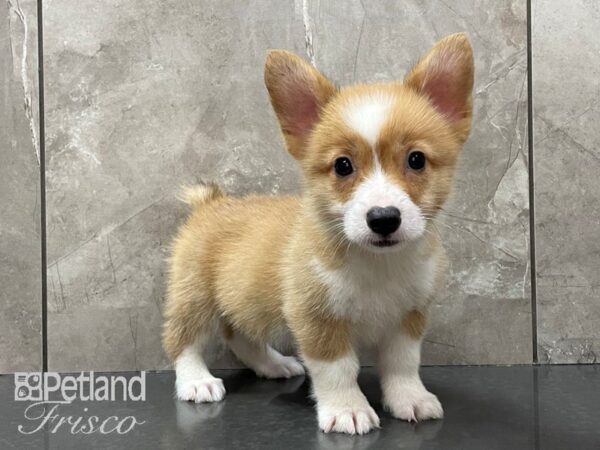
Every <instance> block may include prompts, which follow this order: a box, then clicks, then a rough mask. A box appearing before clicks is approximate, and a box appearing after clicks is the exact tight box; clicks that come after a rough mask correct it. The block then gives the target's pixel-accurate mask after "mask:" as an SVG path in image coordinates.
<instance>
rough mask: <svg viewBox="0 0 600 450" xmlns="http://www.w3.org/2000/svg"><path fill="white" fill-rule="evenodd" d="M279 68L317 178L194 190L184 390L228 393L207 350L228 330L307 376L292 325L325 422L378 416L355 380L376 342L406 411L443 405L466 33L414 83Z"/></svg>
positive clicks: (174, 350)
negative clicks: (365, 351)
mask: <svg viewBox="0 0 600 450" xmlns="http://www.w3.org/2000/svg"><path fill="white" fill-rule="evenodd" d="M265 82H266V86H267V89H268V91H269V94H270V97H271V103H272V105H273V108H274V110H275V112H276V114H277V117H278V120H279V124H280V126H281V131H282V132H283V136H284V138H285V142H286V144H287V148H288V150H289V152H290V153H291V154H292V156H293V157H294V158H295V159H296V160H297V161H298V163H299V165H300V167H301V169H302V173H303V175H304V177H303V179H304V188H303V193H302V195H301V196H299V197H263V196H247V197H243V198H233V197H229V196H227V195H225V194H224V193H223V192H222V191H221V190H220V189H219V188H218V187H217V186H213V185H205V186H196V187H193V188H190V189H188V190H187V192H186V201H187V203H189V204H190V206H191V209H192V213H191V215H190V217H189V219H188V221H187V223H185V225H183V227H182V228H181V230H180V231H179V234H178V236H177V238H176V239H175V242H174V246H173V251H172V257H171V260H170V278H169V286H168V299H167V304H166V309H165V323H164V332H163V342H164V348H165V350H166V352H167V354H168V356H169V357H170V358H171V359H172V360H173V361H174V364H175V370H176V374H177V381H176V394H177V397H178V398H179V399H181V400H189V401H194V402H214V401H219V400H222V399H223V396H224V395H225V389H224V387H223V383H222V381H221V380H220V379H218V378H215V377H213V376H212V375H211V374H210V372H209V370H208V368H207V366H206V363H205V361H204V358H203V352H204V351H205V349H206V345H207V342H208V339H209V337H210V336H211V335H212V333H213V332H214V331H215V330H219V331H220V332H222V333H223V335H224V338H225V340H226V342H227V344H228V346H229V348H230V349H231V350H232V351H233V353H234V354H235V355H236V356H237V357H238V358H239V360H240V361H241V362H242V363H244V364H245V365H247V366H248V367H249V368H251V369H252V370H254V372H256V374H257V375H259V376H263V377H267V378H279V377H285V378H287V377H293V376H296V375H302V374H303V373H304V368H303V366H302V365H301V364H300V363H299V362H298V361H297V360H296V359H295V358H293V357H291V356H283V355H282V354H281V353H279V352H278V351H277V350H275V349H274V348H273V347H272V346H271V345H270V344H272V343H273V342H274V341H277V340H280V339H282V337H284V336H285V335H286V333H289V332H291V336H292V337H293V341H294V343H295V345H296V347H297V352H298V355H299V356H300V357H301V359H302V361H303V362H304V366H305V367H306V368H307V370H308V372H309V375H310V377H311V379H312V386H313V391H314V397H315V400H316V409H317V416H318V423H319V427H320V428H321V429H322V430H323V431H325V432H341V433H349V434H364V433H367V432H369V431H370V430H372V429H373V428H377V427H379V418H378V416H377V414H376V413H375V411H374V410H373V408H371V406H370V405H369V403H368V401H367V399H366V398H365V396H364V394H363V393H362V392H361V390H360V388H359V386H358V384H357V375H358V372H359V361H358V357H357V351H358V349H359V348H361V347H364V346H366V347H372V348H374V349H376V354H377V358H378V368H379V371H380V374H381V384H382V392H383V404H384V405H385V407H386V408H387V409H388V410H389V411H390V413H391V414H392V415H393V416H394V417H396V418H399V419H403V420H408V421H416V420H423V419H437V418H441V417H442V415H443V411H442V406H441V405H440V402H439V401H438V399H437V397H436V396H435V395H433V394H432V393H430V392H428V391H427V389H426V388H425V386H424V385H423V383H422V382H421V379H420V377H419V363H420V347H421V340H422V337H423V333H424V330H425V325H426V322H427V316H428V309H429V306H430V304H431V302H432V298H433V297H434V295H435V293H436V291H438V290H439V289H440V287H441V286H442V282H443V276H442V273H443V271H444V270H443V269H444V267H445V262H444V260H445V259H444V251H443V248H442V246H441V243H440V239H439V237H438V235H437V234H436V232H435V224H434V221H435V220H436V215H437V213H438V211H439V209H440V208H441V207H442V205H443V204H444V202H445V201H446V198H447V197H448V194H449V192H450V188H451V182H452V178H453V174H454V171H455V166H456V164H457V158H458V156H459V153H460V151H461V148H462V146H463V144H464V142H465V140H466V139H467V136H468V134H469V131H470V127H471V115H472V97H471V95H472V94H471V93H472V89H473V54H472V49H471V46H470V44H469V40H468V38H467V36H466V35H464V34H455V35H452V36H449V37H447V38H445V39H443V40H442V41H440V42H439V43H438V44H437V45H436V46H435V47H434V48H433V49H432V50H430V51H429V53H427V54H426V55H425V57H424V58H423V59H422V60H421V61H420V62H419V63H418V64H417V65H416V66H415V67H414V68H413V69H412V71H410V73H409V74H408V76H407V77H406V78H405V79H404V81H403V82H396V83H385V84H374V85H357V86H350V87H346V88H342V89H338V88H336V86H335V85H334V84H333V83H332V82H331V81H329V80H328V79H327V78H326V77H325V76H323V75H322V74H321V73H319V72H318V71H317V70H316V69H315V68H313V67H312V66H311V65H309V64H307V63H306V62H305V61H304V60H302V59H301V58H299V57H297V56H295V55H293V54H291V53H288V52H284V51H272V52H270V53H269V55H268V57H267V62H266V67H265Z"/></svg>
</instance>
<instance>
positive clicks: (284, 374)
mask: <svg viewBox="0 0 600 450" xmlns="http://www.w3.org/2000/svg"><path fill="white" fill-rule="evenodd" d="M255 372H256V374H257V375H258V376H260V377H265V378H292V377H296V376H299V375H304V367H302V364H300V363H299V362H298V360H297V359H296V358H294V357H293V356H283V355H277V357H276V358H273V360H271V361H268V362H266V363H264V364H261V365H260V366H258V367H257V368H256V369H255Z"/></svg>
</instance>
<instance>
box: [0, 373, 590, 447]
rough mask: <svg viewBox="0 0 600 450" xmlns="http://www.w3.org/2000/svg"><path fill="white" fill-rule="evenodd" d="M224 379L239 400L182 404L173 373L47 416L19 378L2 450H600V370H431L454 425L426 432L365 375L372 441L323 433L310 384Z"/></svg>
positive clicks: (4, 385)
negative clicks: (20, 397) (25, 396)
mask: <svg viewBox="0 0 600 450" xmlns="http://www.w3.org/2000/svg"><path fill="white" fill-rule="evenodd" d="M215 374H216V375H217V376H219V377H221V378H223V379H224V381H225V387H226V389H227V397H226V399H225V401H223V402H220V403H216V404H200V405H196V404H190V403H183V402H179V401H176V400H174V399H173V381H174V374H173V373H146V375H145V388H146V398H145V400H143V401H130V400H128V401H123V400H122V399H116V400H115V401H82V400H76V401H74V402H72V403H70V404H62V403H61V404H59V403H46V404H43V405H39V404H38V405H37V406H36V405H35V402H33V401H29V402H27V401H16V400H15V379H14V377H13V376H12V375H5V376H0V401H1V402H2V403H1V406H0V448H2V449H6V448H19V449H25V448H27V449H30V448H57V449H58V448H60V449H66V448H86V449H87V448H102V449H106V448H128V449H129V448H143V449H152V448H160V449H168V450H171V449H183V448H199V449H221V448H223V449H246V448H256V449H286V448H292V449H304V448H314V449H320V448H324V449H338V448H352V449H367V448H376V449H387V448H404V449H445V450H448V449H530V448H531V449H544V450H545V449H576V450H584V449H600V366H550V367H548V366H543V367H529V366H515V367H425V368H423V369H422V375H423V379H424V381H425V384H426V385H427V386H428V388H429V389H430V390H431V391H432V392H434V393H435V394H437V395H438V397H439V398H440V400H441V401H442V404H443V405H444V409H445V414H446V416H445V418H444V419H443V420H439V421H429V422H422V423H417V424H409V423H406V422H401V421H398V420H395V419H393V418H391V417H390V416H389V415H388V414H387V413H385V412H384V411H382V408H381V402H380V391H379V387H378V382H377V376H376V373H375V370H374V369H370V368H369V369H363V371H362V373H361V376H360V384H361V386H362V388H363V390H364V392H365V394H366V395H367V397H368V398H369V400H370V401H371V404H372V405H373V406H374V408H375V409H376V411H377V412H378V413H379V414H380V417H381V424H382V428H381V429H380V430H377V431H375V432H372V433H370V434H368V435H366V436H345V435H339V434H324V433H321V432H320V431H318V429H317V425H316V419H315V412H314V408H313V403H312V401H311V400H310V398H309V384H308V382H307V381H306V380H305V379H304V378H303V377H299V378H295V379H291V380H286V381H267V380H260V379H257V378H256V377H255V376H254V375H253V374H252V373H251V372H249V371H245V370H241V371H239V370H228V371H227V370H223V371H215ZM99 375H101V374H96V376H99ZM104 375H106V376H110V375H123V374H104ZM134 375H135V374H126V376H127V377H128V378H130V377H131V376H134ZM52 399H53V398H50V400H52ZM27 408H29V409H27ZM93 417H97V419H94V418H93ZM104 422H106V423H105V426H104V428H102V427H101V425H102V423H104ZM120 422H122V423H121V428H120V429H117V428H116V426H117V424H118V423H120ZM90 424H91V425H92V426H91V427H90V426H89V425H90ZM130 425H133V426H132V427H131V428H132V429H131V430H130V431H127V430H128V428H129V427H130ZM90 430H93V431H94V432H93V433H90V434H87V433H89V432H90ZM124 431H127V432H125V433H123V434H121V433H120V432H124Z"/></svg>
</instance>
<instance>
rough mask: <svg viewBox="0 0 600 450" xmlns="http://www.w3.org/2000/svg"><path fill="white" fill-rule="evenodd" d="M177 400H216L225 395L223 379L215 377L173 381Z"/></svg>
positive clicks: (202, 401)
mask: <svg viewBox="0 0 600 450" xmlns="http://www.w3.org/2000/svg"><path fill="white" fill-rule="evenodd" d="M175 390H176V392H177V398H178V399H179V400H185V401H191V402H195V403H209V402H218V401H221V400H223V397H225V386H223V380H221V379H220V378H215V377H206V378H198V379H188V380H179V379H177V381H176V382H175Z"/></svg>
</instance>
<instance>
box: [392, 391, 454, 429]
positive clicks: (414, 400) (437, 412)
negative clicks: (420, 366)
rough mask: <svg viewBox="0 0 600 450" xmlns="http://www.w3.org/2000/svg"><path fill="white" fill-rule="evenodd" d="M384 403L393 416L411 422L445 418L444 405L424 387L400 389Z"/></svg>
mask: <svg viewBox="0 0 600 450" xmlns="http://www.w3.org/2000/svg"><path fill="white" fill-rule="evenodd" d="M384 403H385V407H386V409H387V410H388V411H389V412H390V413H391V414H392V416H394V417H395V418H397V419H402V420H408V421H409V422H416V421H418V420H427V419H441V418H442V417H444V410H443V409H442V404H441V403H440V401H439V400H438V398H437V397H436V396H435V395H433V394H432V393H431V392H429V391H427V390H426V389H425V388H424V387H419V388H412V387H407V388H405V389H398V390H397V391H396V392H394V394H393V395H388V396H387V398H386V399H385V402H384Z"/></svg>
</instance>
